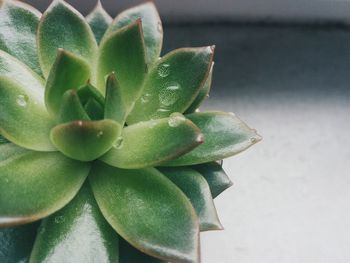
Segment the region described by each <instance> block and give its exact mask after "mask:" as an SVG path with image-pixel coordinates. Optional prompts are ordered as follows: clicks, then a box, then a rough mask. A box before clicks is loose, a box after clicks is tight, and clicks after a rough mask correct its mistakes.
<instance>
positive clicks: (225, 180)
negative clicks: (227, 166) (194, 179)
mask: <svg viewBox="0 0 350 263" xmlns="http://www.w3.org/2000/svg"><path fill="white" fill-rule="evenodd" d="M193 168H194V169H195V170H197V171H198V172H199V173H200V174H201V175H202V176H203V177H204V178H205V179H206V180H207V182H208V184H209V187H210V191H211V194H212V196H213V198H215V197H217V196H218V195H219V194H221V193H222V192H223V191H225V190H226V189H227V188H229V187H230V186H232V185H233V183H232V181H231V180H230V178H229V177H228V176H227V174H226V173H225V171H224V170H223V169H222V167H221V165H220V164H218V163H217V162H210V163H203V164H199V165H195V166H193Z"/></svg>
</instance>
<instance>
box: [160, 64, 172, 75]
mask: <svg viewBox="0 0 350 263" xmlns="http://www.w3.org/2000/svg"><path fill="white" fill-rule="evenodd" d="M169 74H170V65H169V64H167V63H163V64H160V65H159V67H158V75H159V77H161V78H165V77H167V76H169Z"/></svg>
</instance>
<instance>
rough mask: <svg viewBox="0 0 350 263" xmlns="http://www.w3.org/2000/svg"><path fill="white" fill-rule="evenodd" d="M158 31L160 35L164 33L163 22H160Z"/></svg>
mask: <svg viewBox="0 0 350 263" xmlns="http://www.w3.org/2000/svg"><path fill="white" fill-rule="evenodd" d="M157 30H158V32H159V33H162V32H163V27H162V23H161V22H158V24H157Z"/></svg>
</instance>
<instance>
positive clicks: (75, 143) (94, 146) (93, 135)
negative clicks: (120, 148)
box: [51, 120, 121, 161]
mask: <svg viewBox="0 0 350 263" xmlns="http://www.w3.org/2000/svg"><path fill="white" fill-rule="evenodd" d="M120 130H121V127H120V125H119V124H118V123H116V122H115V121H112V120H102V121H73V122H70V123H66V124H61V125H58V126H56V127H55V128H53V129H52V131H51V140H52V143H53V144H54V145H55V146H56V147H57V149H58V150H59V151H61V152H62V153H63V154H65V155H66V156H68V157H71V158H73V159H76V160H80V161H92V160H95V159H96V158H98V157H100V156H101V155H103V154H104V153H106V152H107V151H108V150H109V149H110V148H111V147H112V145H113V143H114V142H115V141H116V139H117V137H118V136H119V134H120Z"/></svg>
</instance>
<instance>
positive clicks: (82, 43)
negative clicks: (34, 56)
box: [37, 0, 97, 89]
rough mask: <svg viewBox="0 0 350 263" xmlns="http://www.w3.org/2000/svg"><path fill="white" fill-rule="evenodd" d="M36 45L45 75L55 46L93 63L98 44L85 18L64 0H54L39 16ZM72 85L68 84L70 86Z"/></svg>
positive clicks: (53, 55) (52, 59) (48, 70)
mask: <svg viewBox="0 0 350 263" xmlns="http://www.w3.org/2000/svg"><path fill="white" fill-rule="evenodd" d="M37 44H38V51H39V61H40V65H41V69H42V71H43V74H44V76H45V77H47V76H48V75H49V72H50V69H51V66H52V65H53V63H54V61H55V58H56V54H57V49H58V48H62V49H65V50H67V51H69V52H72V53H74V54H76V55H78V56H80V57H82V58H84V59H85V60H87V61H88V62H89V63H90V64H91V65H93V63H94V61H95V58H96V53H97V43H96V40H95V37H94V34H93V32H92V30H91V28H90V26H89V25H88V23H87V22H86V21H85V18H84V17H83V16H82V15H81V14H80V13H79V12H78V11H77V10H75V9H74V8H73V7H72V6H70V5H69V4H68V3H66V2H65V1H63V0H54V1H53V2H52V4H51V5H50V6H49V8H48V9H47V10H46V12H45V13H44V14H43V16H42V17H41V20H40V23H39V28H38V33H37ZM71 88H74V87H68V88H67V89H71Z"/></svg>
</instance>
